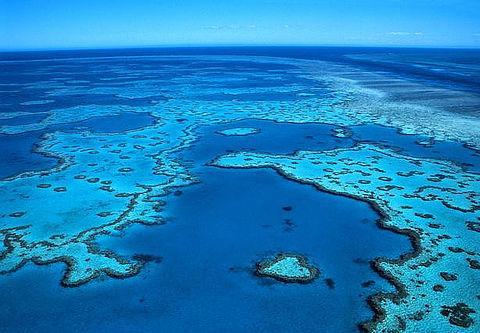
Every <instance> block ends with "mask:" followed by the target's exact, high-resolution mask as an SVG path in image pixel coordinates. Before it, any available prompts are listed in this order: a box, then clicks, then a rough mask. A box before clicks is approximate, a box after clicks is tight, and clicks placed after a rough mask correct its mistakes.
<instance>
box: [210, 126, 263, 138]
mask: <svg viewBox="0 0 480 333" xmlns="http://www.w3.org/2000/svg"><path fill="white" fill-rule="evenodd" d="M218 133H219V134H222V135H226V136H245V135H253V134H257V133H260V130H259V129H258V128H253V127H236V128H229V129H226V130H223V131H219V132H218Z"/></svg>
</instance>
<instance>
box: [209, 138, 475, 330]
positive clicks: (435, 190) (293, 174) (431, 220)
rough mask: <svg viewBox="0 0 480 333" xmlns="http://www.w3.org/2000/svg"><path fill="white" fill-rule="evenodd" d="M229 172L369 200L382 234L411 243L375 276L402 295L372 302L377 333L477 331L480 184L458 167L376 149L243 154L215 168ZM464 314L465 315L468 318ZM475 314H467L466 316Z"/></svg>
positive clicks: (382, 263)
mask: <svg viewBox="0 0 480 333" xmlns="http://www.w3.org/2000/svg"><path fill="white" fill-rule="evenodd" d="M213 165H216V166H218V167H224V168H272V169H275V170H276V171H278V172H279V173H280V174H281V175H283V176H284V177H286V178H288V179H291V180H295V181H298V182H301V183H305V184H312V185H315V186H317V187H318V188H319V189H321V190H323V191H328V192H332V193H336V194H340V195H346V196H350V197H353V198H356V199H359V200H364V201H366V202H368V203H370V204H371V205H372V207H374V208H375V209H376V210H377V211H378V212H379V213H380V214H381V215H382V216H383V219H382V220H381V226H382V227H384V228H388V229H390V230H392V231H395V232H399V233H403V234H406V235H408V236H409V237H410V238H411V239H412V244H413V246H414V251H413V252H412V253H409V254H405V255H404V256H402V257H401V258H399V259H396V260H392V259H386V258H378V259H377V260H376V261H375V263H374V267H375V269H376V270H377V271H378V272H379V273H380V274H381V275H383V276H384V277H386V278H388V279H389V280H390V281H391V282H392V283H394V284H395V286H396V287H397V289H398V293H395V294H387V293H382V294H377V295H375V296H373V297H372V298H371V302H372V304H373V306H374V307H375V309H376V318H375V320H373V321H371V322H368V323H364V325H363V327H364V328H365V329H368V330H371V331H378V332H391V331H400V330H403V329H405V328H408V329H409V331H414V332H419V331H434V332H449V331H451V330H452V329H454V327H455V326H456V327H457V328H456V329H458V328H459V327H464V328H469V329H471V330H472V331H475V330H476V329H477V328H478V326H477V325H479V324H478V317H477V316H478V313H477V312H476V311H475V310H474V309H478V308H479V306H480V289H478V287H475V286H476V283H477V281H479V279H480V266H479V265H478V262H479V259H480V243H479V242H478V232H479V228H478V225H479V221H480V176H479V175H478V174H472V173H468V172H466V171H464V170H462V169H461V168H460V167H458V166H456V165H454V164H453V163H448V162H443V161H437V160H428V159H420V158H413V157H408V156H404V155H399V154H397V153H395V152H393V151H391V150H388V149H385V148H380V147H377V146H374V145H370V144H360V145H358V146H356V147H354V148H351V149H338V150H332V151H325V152H312V151H310V152H307V151H300V152H297V153H295V154H293V155H269V154H259V153H252V152H239V153H232V154H228V155H224V156H222V157H220V158H218V159H217V160H215V161H214V162H213ZM464 310H465V311H464ZM467 310H468V311H467Z"/></svg>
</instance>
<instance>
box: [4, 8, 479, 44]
mask: <svg viewBox="0 0 480 333" xmlns="http://www.w3.org/2000/svg"><path fill="white" fill-rule="evenodd" d="M183 45H184V46H192V45H348V46H420V47H476V48H478V47H480V0H463V1H462V0H330V1H322V0H243V1H238V0H214V1H211V0H183V1H182V0H176V1H174V0H157V1H153V0H141V1H140V0H136V1H134V0H132V1H126V0H108V1H107V0H0V50H24V49H64V48H110V47H141V46H183Z"/></svg>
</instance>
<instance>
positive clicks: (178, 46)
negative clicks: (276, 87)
mask: <svg viewBox="0 0 480 333" xmlns="http://www.w3.org/2000/svg"><path fill="white" fill-rule="evenodd" d="M233 47H237V48H252V47H267V48H268V47H271V48H279V47H291V48H295V47H305V48H309V47H310V48H314V47H319V48H320V47H325V48H333V47H338V48H372V49H378V48H387V49H439V50H442V49H443V50H450V49H451V50H480V46H471V45H458V46H452V45H438V46H432V45H408V44H406V45H392V44H385V45H363V44H162V45H135V46H133V45H128V46H126V45H125V46H122V45H118V46H105V47H102V46H85V47H58V48H56V47H52V48H50V47H45V48H42V47H41V48H11V49H10V48H0V53H22V52H56V51H95V50H105V51H106V50H139V49H195V48H210V49H213V48H225V49H226V48H233Z"/></svg>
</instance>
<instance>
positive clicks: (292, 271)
mask: <svg viewBox="0 0 480 333" xmlns="http://www.w3.org/2000/svg"><path fill="white" fill-rule="evenodd" d="M255 273H256V275H258V276H261V277H271V278H274V279H276V280H278V281H282V282H289V283H309V282H312V280H314V279H315V278H316V277H317V276H318V274H319V271H318V269H317V268H316V267H314V266H311V265H309V264H308V262H307V259H306V258H305V257H302V256H299V255H296V254H286V253H281V254H278V255H277V256H276V257H275V258H274V259H272V260H263V261H261V262H259V263H257V269H256V271H255Z"/></svg>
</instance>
